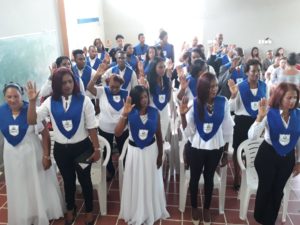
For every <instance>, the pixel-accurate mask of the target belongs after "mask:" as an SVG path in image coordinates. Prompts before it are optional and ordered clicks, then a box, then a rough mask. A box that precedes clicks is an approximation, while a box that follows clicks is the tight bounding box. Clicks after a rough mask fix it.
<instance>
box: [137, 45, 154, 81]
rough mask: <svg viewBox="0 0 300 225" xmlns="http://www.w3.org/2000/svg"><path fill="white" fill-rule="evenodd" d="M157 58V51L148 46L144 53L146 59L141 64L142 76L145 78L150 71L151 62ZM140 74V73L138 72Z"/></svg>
mask: <svg viewBox="0 0 300 225" xmlns="http://www.w3.org/2000/svg"><path fill="white" fill-rule="evenodd" d="M155 56H158V55H157V50H156V48H155V47H154V46H150V47H149V48H148V50H147V52H146V59H145V61H144V62H143V67H144V74H145V76H147V75H148V73H149V71H150V65H151V62H152V61H153V59H154V57H155ZM139 72H141V71H139Z"/></svg>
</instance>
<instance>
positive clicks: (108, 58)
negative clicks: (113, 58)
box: [103, 53, 110, 64]
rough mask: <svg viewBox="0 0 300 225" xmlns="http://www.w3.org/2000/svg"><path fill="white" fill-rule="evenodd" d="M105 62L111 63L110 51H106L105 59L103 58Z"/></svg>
mask: <svg viewBox="0 0 300 225" xmlns="http://www.w3.org/2000/svg"><path fill="white" fill-rule="evenodd" d="M103 63H105V64H109V63H110V57H109V54H108V53H105V56H104V59H103Z"/></svg>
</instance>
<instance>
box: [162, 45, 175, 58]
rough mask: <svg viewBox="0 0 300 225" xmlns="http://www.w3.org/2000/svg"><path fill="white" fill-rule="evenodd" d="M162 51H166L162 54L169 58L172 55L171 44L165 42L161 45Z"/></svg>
mask: <svg viewBox="0 0 300 225" xmlns="http://www.w3.org/2000/svg"><path fill="white" fill-rule="evenodd" d="M162 50H163V51H166V53H167V54H166V55H164V57H165V58H168V59H170V58H171V56H172V51H173V45H171V44H169V43H166V44H165V45H164V46H163V47H162Z"/></svg>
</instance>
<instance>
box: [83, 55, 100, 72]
mask: <svg viewBox="0 0 300 225" xmlns="http://www.w3.org/2000/svg"><path fill="white" fill-rule="evenodd" d="M100 64H101V60H100V59H99V58H98V57H96V58H95V63H94V65H93V66H91V60H90V57H86V65H88V66H89V67H91V68H93V69H94V70H97V69H98V67H99V65H100Z"/></svg>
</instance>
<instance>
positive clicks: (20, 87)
mask: <svg viewBox="0 0 300 225" xmlns="http://www.w3.org/2000/svg"><path fill="white" fill-rule="evenodd" d="M8 88H15V89H17V91H18V92H19V93H20V94H21V95H23V94H24V89H23V87H22V86H21V85H20V84H18V83H16V82H12V81H10V82H9V83H8V84H4V88H3V95H5V93H6V91H7V89H8Z"/></svg>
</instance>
